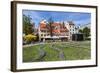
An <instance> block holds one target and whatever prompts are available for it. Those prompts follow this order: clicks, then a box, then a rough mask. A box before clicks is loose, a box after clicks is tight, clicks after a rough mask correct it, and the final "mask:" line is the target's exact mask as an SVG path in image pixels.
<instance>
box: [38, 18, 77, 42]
mask: <svg viewBox="0 0 100 73" xmlns="http://www.w3.org/2000/svg"><path fill="white" fill-rule="evenodd" d="M50 28H52V29H50ZM75 33H78V30H77V29H76V26H75V24H74V23H73V22H71V21H70V22H67V23H64V22H63V23H61V22H53V23H52V24H48V22H47V21H46V20H42V21H41V22H40V24H39V27H38V34H39V40H40V41H42V40H44V41H45V39H61V40H63V39H64V40H70V39H71V37H72V34H75Z"/></svg>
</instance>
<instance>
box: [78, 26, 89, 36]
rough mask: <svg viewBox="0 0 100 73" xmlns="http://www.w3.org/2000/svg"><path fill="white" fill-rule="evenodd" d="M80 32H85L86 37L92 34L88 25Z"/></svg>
mask: <svg viewBox="0 0 100 73" xmlns="http://www.w3.org/2000/svg"><path fill="white" fill-rule="evenodd" d="M79 32H80V33H83V34H84V36H85V38H87V37H89V36H90V28H88V27H85V28H83V30H82V29H80V30H79Z"/></svg>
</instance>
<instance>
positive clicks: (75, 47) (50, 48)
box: [23, 41, 91, 62]
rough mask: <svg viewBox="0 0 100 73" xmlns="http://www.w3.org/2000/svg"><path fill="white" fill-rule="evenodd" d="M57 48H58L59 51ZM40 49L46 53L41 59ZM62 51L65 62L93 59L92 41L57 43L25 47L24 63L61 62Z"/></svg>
mask: <svg viewBox="0 0 100 73" xmlns="http://www.w3.org/2000/svg"><path fill="white" fill-rule="evenodd" d="M55 48H58V49H59V51H58V50H56V49H55ZM39 49H41V50H42V51H44V52H45V55H44V56H43V57H42V58H41V59H38V58H39V54H40V52H39ZM60 51H62V52H63V54H64V60H85V59H90V58H91V47H90V41H80V42H56V43H46V44H41V45H34V46H30V47H23V62H38V61H60V60H61V59H60V58H59V52H60ZM62 60H63V59H62Z"/></svg>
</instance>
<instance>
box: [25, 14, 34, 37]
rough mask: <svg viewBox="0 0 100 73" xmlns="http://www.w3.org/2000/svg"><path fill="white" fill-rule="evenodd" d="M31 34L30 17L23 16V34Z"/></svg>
mask: <svg viewBox="0 0 100 73" xmlns="http://www.w3.org/2000/svg"><path fill="white" fill-rule="evenodd" d="M32 32H33V29H32V24H31V18H30V16H26V15H23V33H25V34H26V35H27V34H31V33H32Z"/></svg>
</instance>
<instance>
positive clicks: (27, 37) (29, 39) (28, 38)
mask: <svg viewBox="0 0 100 73" xmlns="http://www.w3.org/2000/svg"><path fill="white" fill-rule="evenodd" d="M36 38H37V36H35V35H32V34H28V35H25V36H24V41H26V42H27V43H32V42H33V41H35V40H36Z"/></svg>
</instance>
